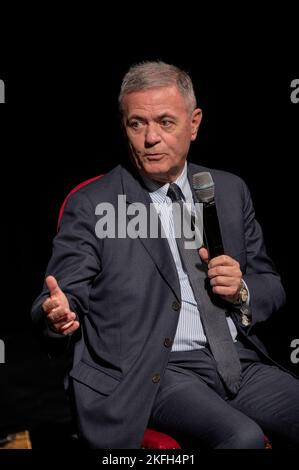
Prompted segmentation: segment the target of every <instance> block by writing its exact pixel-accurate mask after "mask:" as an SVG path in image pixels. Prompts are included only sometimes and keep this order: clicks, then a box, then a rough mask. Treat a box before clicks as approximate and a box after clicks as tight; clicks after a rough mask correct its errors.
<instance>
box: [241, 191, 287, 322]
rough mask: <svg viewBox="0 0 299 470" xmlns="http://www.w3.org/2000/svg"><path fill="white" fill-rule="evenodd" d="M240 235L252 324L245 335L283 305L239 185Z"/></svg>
mask: <svg viewBox="0 0 299 470" xmlns="http://www.w3.org/2000/svg"><path fill="white" fill-rule="evenodd" d="M243 215H244V233H245V245H246V254H247V264H246V272H245V273H243V278H244V281H245V282H246V284H247V286H248V288H249V291H250V307H251V315H252V321H251V326H250V327H249V329H248V331H250V330H251V328H252V327H253V326H254V325H255V324H256V323H259V322H263V321H265V320H267V319H268V318H270V317H271V315H272V314H273V313H275V312H276V311H277V310H279V309H280V308H281V307H282V306H283V305H284V303H285V292H284V288H283V286H282V284H281V280H280V276H279V275H278V273H277V271H276V268H275V266H274V263H273V261H272V260H271V259H270V258H269V256H268V255H267V253H266V248H265V244H264V239H263V234H262V230H261V227H260V225H259V223H258V222H257V221H256V219H255V211H254V208H253V204H252V200H251V196H250V193H249V190H248V188H247V186H246V185H245V183H243Z"/></svg>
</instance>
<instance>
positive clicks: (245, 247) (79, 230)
mask: <svg viewBox="0 0 299 470" xmlns="http://www.w3.org/2000/svg"><path fill="white" fill-rule="evenodd" d="M205 170H207V169H206V168H203V167H200V166H197V165H193V164H189V165H188V176H189V178H191V177H192V174H193V173H196V172H198V171H205ZM209 171H211V174H212V177H213V179H214V182H215V188H216V195H215V198H216V204H217V210H218V216H219V220H220V227H221V232H222V236H223V243H224V247H225V251H226V253H227V254H228V255H230V256H232V257H233V258H235V259H237V260H238V261H239V262H240V265H241V269H242V272H243V274H244V279H245V281H246V283H247V285H248V287H249V290H250V296H251V306H252V318H253V320H252V326H251V327H249V328H247V329H246V328H244V327H242V325H241V322H240V317H239V316H238V314H233V318H234V321H235V323H236V325H237V328H238V329H239V331H241V332H242V334H245V335H247V336H248V337H249V338H250V340H252V341H254V342H255V344H257V345H258V347H259V348H260V349H262V350H263V352H264V353H266V351H265V349H264V348H263V345H262V344H261V343H260V342H258V339H257V338H255V336H254V329H255V324H256V323H258V322H263V321H264V320H266V319H268V318H269V317H270V316H271V314H272V313H273V312H275V311H276V310H277V309H279V307H281V306H282V304H283V303H284V290H283V288H282V286H281V283H280V278H279V276H278V274H277V272H276V271H275V268H274V266H273V263H272V262H271V260H270V259H269V258H268V256H267V254H266V252H265V247H264V243H263V237H262V232H261V229H260V226H259V224H258V223H257V222H256V220H255V216H254V210H253V207H252V202H251V198H250V195H249V192H248V189H247V188H246V185H245V184H244V182H243V181H242V180H241V179H240V178H239V177H237V176H234V175H232V174H229V173H226V172H222V171H216V170H209ZM118 194H125V195H126V198H127V204H131V203H136V202H142V203H144V204H146V205H148V204H149V203H150V202H151V199H150V197H149V194H148V193H147V191H146V190H145V189H144V188H143V186H142V184H141V183H140V181H139V178H138V176H137V175H136V174H135V173H134V172H132V171H129V170H128V169H126V168H125V167H123V166H118V167H116V168H115V169H114V170H112V171H111V172H110V173H108V174H106V175H105V176H103V177H102V178H101V179H99V180H97V181H94V182H92V183H90V184H88V185H87V186H85V187H84V188H82V189H81V190H79V191H78V192H77V193H75V194H74V195H73V196H72V197H71V198H70V199H69V201H68V203H67V205H66V208H65V211H64V214H63V217H62V220H61V224H60V229H59V232H58V234H57V236H56V238H55V240H54V248H53V255H52V258H51V260H50V263H49V265H48V268H47V275H48V274H52V275H54V276H55V277H56V278H57V280H58V282H59V284H60V287H61V289H62V290H63V291H64V292H65V293H66V295H67V296H68V299H69V302H70V305H71V309H73V310H74V311H75V312H76V313H77V314H78V316H79V318H80V321H81V324H82V337H81V339H80V340H78V341H77V342H76V344H75V355H74V365H73V368H72V370H71V371H70V383H71V388H72V390H73V393H74V400H75V405H76V412H77V417H78V429H79V432H80V434H81V436H83V438H84V439H85V440H86V442H87V443H88V445H90V446H91V447H95V448H138V447H140V443H141V440H142V436H143V432H144V430H145V428H146V426H147V423H148V419H149V416H150V412H151V408H152V404H153V401H154V399H155V395H156V393H157V390H158V387H159V381H160V380H161V378H162V377H163V373H164V371H165V368H166V366H167V362H168V358H169V354H170V351H171V347H170V346H171V341H169V339H170V340H171V339H173V338H174V336H175V332H176V327H177V323H178V318H179V313H180V302H181V294H180V285H179V280H178V275H177V271H176V267H175V264H174V261H173V257H172V254H171V251H170V248H169V245H168V242H167V240H166V239H163V238H160V239H150V238H137V239H131V238H119V239H117V238H115V239H103V240H100V239H99V238H97V237H96V236H95V225H96V222H97V216H96V215H95V208H96V206H97V204H99V203H100V202H110V203H111V204H113V205H114V206H115V207H117V196H118ZM46 295H47V290H46V289H44V291H43V293H42V294H41V296H40V297H39V298H38V299H37V300H36V302H35V304H34V306H33V311H32V315H33V320H34V321H35V322H36V323H37V324H43V321H44V320H43V318H44V315H43V313H42V311H41V303H42V301H43V300H44V298H45V296H46Z"/></svg>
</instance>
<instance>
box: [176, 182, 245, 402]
mask: <svg viewBox="0 0 299 470" xmlns="http://www.w3.org/2000/svg"><path fill="white" fill-rule="evenodd" d="M167 196H169V197H170V199H171V200H172V202H176V203H178V204H179V206H180V207H181V212H180V214H181V220H182V222H183V223H188V221H187V220H186V218H184V211H183V201H182V196H183V195H182V191H181V189H180V188H179V186H178V185H177V184H175V183H171V184H170V185H169V189H168V192H167ZM174 217H175V211H174ZM174 222H175V221H174ZM175 226H176V222H175ZM181 228H182V227H181ZM180 233H181V234H182V236H178V237H176V241H177V246H178V250H179V253H180V257H181V260H182V264H183V267H184V269H185V271H186V273H187V275H188V278H189V281H190V284H191V287H192V290H193V294H194V297H195V300H196V302H197V305H198V309H199V312H200V317H201V321H202V324H203V328H204V331H205V334H206V337H207V341H208V343H209V346H210V348H211V352H212V354H213V356H214V359H215V361H216V364H217V370H218V373H219V375H220V377H221V379H222V381H223V383H224V385H225V386H226V388H227V390H228V391H229V392H230V393H231V394H233V395H235V394H236V393H237V392H238V390H239V388H240V382H241V364H240V360H239V356H238V353H237V350H236V347H235V345H234V342H233V339H232V336H231V333H230V331H229V327H228V324H227V320H226V312H225V309H224V308H222V307H219V306H218V305H215V303H214V302H213V294H212V295H211V294H210V291H211V289H210V283H209V279H208V277H207V269H206V266H205V265H204V263H202V262H201V259H200V256H199V254H198V250H197V249H188V248H185V239H184V236H183V235H184V230H183V229H182V230H180Z"/></svg>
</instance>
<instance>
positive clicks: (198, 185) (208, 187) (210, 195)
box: [192, 171, 215, 203]
mask: <svg viewBox="0 0 299 470" xmlns="http://www.w3.org/2000/svg"><path fill="white" fill-rule="evenodd" d="M192 184H193V189H194V191H195V193H196V196H197V199H198V202H201V203H209V202H211V201H213V200H214V196H215V185H214V181H213V179H212V176H211V173H210V172H208V171H201V172H200V173H195V174H194V175H193V178H192Z"/></svg>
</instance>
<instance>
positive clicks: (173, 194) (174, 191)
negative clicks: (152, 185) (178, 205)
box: [167, 183, 183, 202]
mask: <svg viewBox="0 0 299 470" xmlns="http://www.w3.org/2000/svg"><path fill="white" fill-rule="evenodd" d="M167 196H168V197H170V199H171V200H172V202H176V201H181V200H182V199H183V193H182V190H181V188H180V187H179V186H178V185H177V184H176V183H170V185H169V188H168V191H167Z"/></svg>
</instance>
